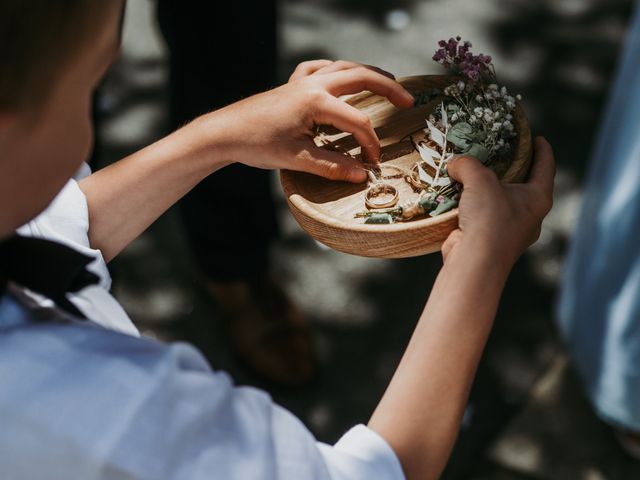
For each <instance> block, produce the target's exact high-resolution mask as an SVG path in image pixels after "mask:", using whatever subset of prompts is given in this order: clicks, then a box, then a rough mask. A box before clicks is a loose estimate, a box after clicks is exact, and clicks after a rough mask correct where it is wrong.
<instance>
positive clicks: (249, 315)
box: [207, 277, 315, 386]
mask: <svg viewBox="0 0 640 480" xmlns="http://www.w3.org/2000/svg"><path fill="white" fill-rule="evenodd" d="M207 288H208V289H209V291H210V292H211V294H212V295H213V296H214V298H215V299H216V301H217V302H218V303H219V305H220V306H221V307H222V310H223V311H224V313H225V316H226V319H227V321H228V328H229V336H230V338H231V342H232V346H233V349H234V351H235V353H236V354H237V355H238V357H239V359H240V360H241V361H242V362H243V363H244V364H245V365H247V366H248V367H249V368H251V369H252V370H253V371H254V372H255V373H257V374H258V375H260V376H261V377H262V378H264V379H266V380H268V381H271V382H273V383H276V384H278V385H283V386H297V385H302V384H304V383H306V382H308V381H309V380H311V378H312V377H313V376H314V373H315V368H314V359H313V351H312V346H311V338H310V335H309V328H308V326H307V325H306V323H305V321H304V318H303V316H302V314H301V313H300V311H299V310H298V309H297V308H296V307H295V305H293V303H292V302H291V301H290V300H289V298H288V297H287V296H286V294H285V293H284V291H283V290H282V288H281V287H280V286H279V285H277V284H276V283H275V282H274V281H272V280H271V279H269V278H267V277H265V278H261V279H259V280H257V281H255V282H248V281H235V282H228V283H211V282H209V283H208V284H207Z"/></svg>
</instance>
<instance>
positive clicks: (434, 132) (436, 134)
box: [427, 120, 446, 149]
mask: <svg viewBox="0 0 640 480" xmlns="http://www.w3.org/2000/svg"><path fill="white" fill-rule="evenodd" d="M427 126H428V127H429V133H430V134H431V139H432V140H433V141H434V142H436V143H437V144H438V145H439V146H440V148H443V149H444V148H445V145H446V141H445V137H444V133H442V132H441V131H440V130H438V129H437V128H436V126H435V125H434V124H433V123H431V122H430V121H429V120H427Z"/></svg>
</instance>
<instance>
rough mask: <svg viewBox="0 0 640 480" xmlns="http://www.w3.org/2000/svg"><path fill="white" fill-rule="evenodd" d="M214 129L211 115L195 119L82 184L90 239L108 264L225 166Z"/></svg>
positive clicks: (220, 138) (218, 132) (220, 141)
mask: <svg viewBox="0 0 640 480" xmlns="http://www.w3.org/2000/svg"><path fill="white" fill-rule="evenodd" d="M216 127H217V125H216V118H215V117H213V116H209V117H203V118H201V119H197V120H195V121H194V122H192V123H191V124H189V125H187V126H186V127H184V128H182V129H180V130H178V131H176V132H174V133H173V134H171V135H169V136H168V137H165V138H163V139H162V140H160V141H158V142H156V143H154V144H152V145H150V146H148V147H146V148H144V149H142V150H140V151H138V152H136V153H134V154H133V155H130V156H129V157H126V158H124V159H122V160H120V161H119V162H117V163H114V164H113V165H110V166H108V167H106V168H104V169H102V170H99V171H98V172H96V173H94V174H93V175H91V176H89V177H87V178H85V179H83V180H82V181H80V188H81V189H82V191H83V192H84V194H85V195H86V197H87V203H88V206H89V225H90V227H89V239H90V242H91V245H92V247H94V248H96V249H99V250H101V251H102V254H103V256H104V257H105V260H106V261H109V260H111V259H112V258H113V257H115V256H116V255H117V254H118V253H120V251H122V249H124V248H125V247H126V246H127V245H128V244H129V243H130V242H132V241H133V240H134V239H135V238H137V237H138V236H139V235H140V234H141V233H142V232H143V231H144V230H145V229H146V228H147V227H148V226H149V225H150V224H151V223H153V222H154V221H155V220H156V219H157V218H158V217H159V216H160V215H161V214H162V213H164V212H165V211H166V210H167V209H168V208H169V207H171V206H172V205H173V204H174V203H175V202H177V201H178V200H179V199H180V198H181V197H182V196H184V195H185V194H186V193H187V192H188V191H189V190H191V189H192V188H193V187H194V186H195V185H197V184H198V183H199V182H200V181H201V180H202V179H204V178H205V177H206V176H208V175H210V174H211V173H213V172H214V171H216V170H218V169H220V168H222V167H223V166H225V165H226V164H227V163H228V162H227V159H226V158H225V157H226V156H225V152H226V150H227V149H226V145H225V143H224V139H223V130H224V129H222V128H220V129H218V128H216ZM216 135H218V138H216Z"/></svg>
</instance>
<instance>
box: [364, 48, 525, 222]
mask: <svg viewBox="0 0 640 480" xmlns="http://www.w3.org/2000/svg"><path fill="white" fill-rule="evenodd" d="M438 47H439V48H438V49H437V50H436V52H435V54H434V55H433V60H435V61H436V62H438V63H439V64H440V65H442V66H443V67H445V68H446V69H447V70H448V72H449V73H450V74H451V75H452V76H455V77H458V78H457V79H456V81H454V82H452V83H451V84H450V85H449V86H447V87H446V88H445V89H444V91H443V92H440V91H439V90H435V89H432V90H431V91H429V92H424V93H423V94H422V95H421V94H418V95H417V96H416V105H421V104H424V103H428V102H430V101H432V100H433V99H434V98H437V97H438V96H440V97H441V102H440V105H438V107H437V108H436V109H435V111H434V112H433V113H432V114H431V115H429V118H428V119H427V121H426V122H427V128H425V129H424V132H425V134H426V136H425V139H424V140H423V141H421V142H418V143H414V147H415V148H416V150H417V151H418V152H419V153H420V157H421V159H422V160H421V161H420V162H417V163H416V165H415V166H414V170H415V172H416V174H415V177H414V176H413V173H412V174H411V176H410V177H407V181H408V182H409V183H410V184H411V185H412V187H414V188H416V187H418V189H417V190H418V191H420V192H421V196H420V198H419V199H418V200H417V201H415V202H409V203H405V204H404V205H402V206H400V207H396V208H393V209H389V210H387V211H380V210H377V211H365V212H361V213H359V214H357V215H356V216H357V217H364V218H366V223H393V222H396V221H407V220H410V219H412V218H414V217H416V216H419V215H424V214H429V215H431V216H436V215H439V214H441V213H444V212H446V211H448V210H451V209H452V208H455V207H456V206H457V205H458V199H459V196H460V192H461V188H462V187H461V185H459V184H457V183H456V182H453V181H452V180H451V178H449V175H448V172H447V163H448V162H449V160H450V159H451V158H453V156H454V155H459V154H460V155H471V156H474V157H476V158H478V159H479V160H480V161H481V162H482V163H483V164H484V165H486V166H487V167H488V168H491V169H493V170H494V171H496V172H497V173H498V174H501V173H503V172H504V171H506V169H507V168H508V166H509V163H510V157H511V152H512V150H513V145H512V144H513V141H514V139H515V137H516V136H517V132H516V128H515V125H514V121H515V120H514V116H515V110H516V105H517V104H516V102H517V101H519V100H521V99H522V98H521V96H520V95H516V96H515V97H514V96H512V95H510V94H509V92H508V90H507V88H506V87H504V86H500V85H499V84H498V80H497V76H496V72H495V68H494V66H493V63H492V59H491V57H490V56H489V55H484V54H482V53H481V54H478V55H474V54H473V53H472V52H471V48H472V44H471V42H469V41H462V38H461V37H459V36H458V37H455V38H450V39H449V40H448V41H445V40H441V41H439V42H438ZM431 171H433V173H429V172H431ZM412 172H413V170H412Z"/></svg>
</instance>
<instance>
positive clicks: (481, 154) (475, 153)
mask: <svg viewBox="0 0 640 480" xmlns="http://www.w3.org/2000/svg"><path fill="white" fill-rule="evenodd" d="M464 154H465V155H471V156H472V157H476V158H477V159H478V160H480V161H481V162H482V164H484V165H486V163H487V162H488V161H489V150H487V149H486V147H485V146H484V145H481V144H479V143H474V144H473V145H471V146H470V147H469V148H468V149H467V151H466V152H464Z"/></svg>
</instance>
